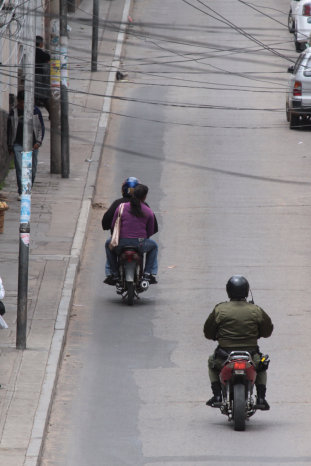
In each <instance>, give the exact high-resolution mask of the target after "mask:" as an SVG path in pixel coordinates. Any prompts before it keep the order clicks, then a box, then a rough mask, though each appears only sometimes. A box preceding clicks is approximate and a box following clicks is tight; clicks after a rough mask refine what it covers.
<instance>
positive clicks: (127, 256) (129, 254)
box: [121, 251, 139, 262]
mask: <svg viewBox="0 0 311 466" xmlns="http://www.w3.org/2000/svg"><path fill="white" fill-rule="evenodd" d="M121 260H123V261H126V262H132V261H138V260H139V255H138V254H137V252H136V251H123V253H122V254H121Z"/></svg>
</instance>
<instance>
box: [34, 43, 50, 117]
mask: <svg viewBox="0 0 311 466" xmlns="http://www.w3.org/2000/svg"><path fill="white" fill-rule="evenodd" d="M50 60H51V56H50V54H49V53H48V52H46V51H45V50H43V37H42V36H36V76H35V104H36V105H37V106H38V107H44V108H46V110H47V111H48V114H49V116H50V66H49V63H50Z"/></svg>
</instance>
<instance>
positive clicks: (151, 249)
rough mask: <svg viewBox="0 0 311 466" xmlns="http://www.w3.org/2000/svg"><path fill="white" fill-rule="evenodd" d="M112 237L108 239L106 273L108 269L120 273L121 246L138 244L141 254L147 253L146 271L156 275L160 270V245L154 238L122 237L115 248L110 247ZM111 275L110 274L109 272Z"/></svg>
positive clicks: (106, 245)
mask: <svg viewBox="0 0 311 466" xmlns="http://www.w3.org/2000/svg"><path fill="white" fill-rule="evenodd" d="M109 244H110V239H108V240H107V241H106V244H105V248H106V256H107V263H106V273H107V270H108V271H111V272H112V273H113V274H115V275H116V274H117V273H118V261H117V254H118V252H119V250H120V246H125V245H126V246H138V247H139V251H140V252H141V254H143V253H146V263H145V270H144V272H145V273H151V274H152V275H156V274H157V272H158V245H157V243H156V242H155V241H153V240H152V239H141V238H140V239H138V238H120V240H119V246H117V247H116V248H115V250H113V251H111V250H110V249H109ZM108 275H110V274H108Z"/></svg>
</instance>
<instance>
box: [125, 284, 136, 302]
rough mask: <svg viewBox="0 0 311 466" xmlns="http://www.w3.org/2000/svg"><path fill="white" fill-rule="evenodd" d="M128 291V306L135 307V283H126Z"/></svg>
mask: <svg viewBox="0 0 311 466" xmlns="http://www.w3.org/2000/svg"><path fill="white" fill-rule="evenodd" d="M126 289H127V304H128V305H129V306H133V304H134V297H135V291H134V283H133V282H126Z"/></svg>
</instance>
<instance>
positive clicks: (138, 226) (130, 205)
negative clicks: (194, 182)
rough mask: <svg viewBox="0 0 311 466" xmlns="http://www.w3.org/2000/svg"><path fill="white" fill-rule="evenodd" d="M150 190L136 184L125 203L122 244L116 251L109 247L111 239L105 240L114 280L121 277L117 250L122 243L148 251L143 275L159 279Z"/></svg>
mask: <svg viewBox="0 0 311 466" xmlns="http://www.w3.org/2000/svg"><path fill="white" fill-rule="evenodd" d="M147 194H148V187H147V186H145V185H143V184H138V185H137V186H136V187H135V188H134V192H133V196H132V197H131V198H130V199H129V202H126V203H125V204H124V208H123V212H122V215H121V226H120V238H119V245H118V246H117V247H116V248H115V251H111V250H110V249H109V243H110V240H108V241H107V242H106V255H107V262H108V264H109V265H110V267H111V270H112V276H113V279H114V281H115V283H116V282H117V280H118V264H117V254H118V253H119V252H120V250H121V248H122V246H125V245H126V246H137V247H139V250H140V252H141V253H146V263H145V270H144V279H145V280H148V281H149V283H150V284H155V283H158V282H157V280H156V274H157V271H158V262H157V257H158V245H157V243H156V242H155V241H153V240H152V239H150V236H152V235H153V234H154V233H155V217H154V213H153V211H152V210H151V209H150V207H148V206H147V205H146V203H145V200H146V197H147ZM119 208H120V207H118V208H117V209H116V211H115V213H114V216H113V220H112V225H111V226H112V228H113V227H114V224H115V222H116V219H117V217H118V212H119Z"/></svg>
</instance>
